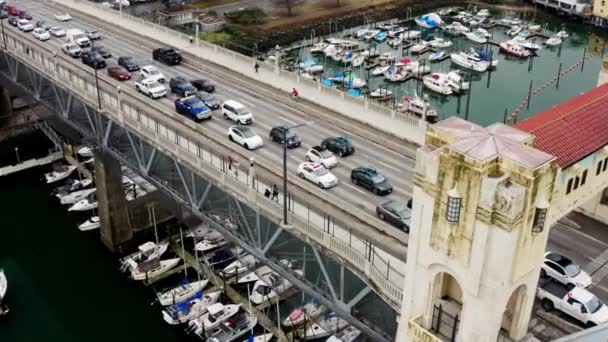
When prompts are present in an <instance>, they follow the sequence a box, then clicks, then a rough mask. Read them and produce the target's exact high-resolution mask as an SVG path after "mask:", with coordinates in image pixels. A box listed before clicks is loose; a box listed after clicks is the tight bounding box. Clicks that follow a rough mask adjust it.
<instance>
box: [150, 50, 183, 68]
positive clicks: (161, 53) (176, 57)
mask: <svg viewBox="0 0 608 342" xmlns="http://www.w3.org/2000/svg"><path fill="white" fill-rule="evenodd" d="M152 59H154V60H155V61H159V62H162V63H165V64H168V65H177V64H179V63H181V61H182V56H180V54H179V53H177V51H175V49H173V48H158V49H154V50H152Z"/></svg>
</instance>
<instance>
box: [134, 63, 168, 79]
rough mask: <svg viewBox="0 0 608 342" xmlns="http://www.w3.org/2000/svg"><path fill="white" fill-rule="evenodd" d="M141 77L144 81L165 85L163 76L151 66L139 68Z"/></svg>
mask: <svg viewBox="0 0 608 342" xmlns="http://www.w3.org/2000/svg"><path fill="white" fill-rule="evenodd" d="M140 74H141V77H142V78H145V79H152V80H155V81H158V82H160V83H165V75H163V73H162V72H160V70H158V68H157V67H155V66H153V65H146V66H143V67H141V72H140Z"/></svg>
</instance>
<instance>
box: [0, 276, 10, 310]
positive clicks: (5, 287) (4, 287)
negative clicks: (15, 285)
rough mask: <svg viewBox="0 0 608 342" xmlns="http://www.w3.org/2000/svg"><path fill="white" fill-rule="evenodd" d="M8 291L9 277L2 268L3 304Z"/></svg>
mask: <svg viewBox="0 0 608 342" xmlns="http://www.w3.org/2000/svg"><path fill="white" fill-rule="evenodd" d="M6 292H8V278H7V277H6V273H5V272H4V269H2V268H0V304H2V300H3V299H4V298H5V297H6ZM0 312H1V309H0Z"/></svg>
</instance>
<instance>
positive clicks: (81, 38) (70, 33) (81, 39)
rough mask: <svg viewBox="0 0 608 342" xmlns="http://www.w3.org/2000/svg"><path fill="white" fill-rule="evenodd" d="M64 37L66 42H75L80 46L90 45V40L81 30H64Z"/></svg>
mask: <svg viewBox="0 0 608 342" xmlns="http://www.w3.org/2000/svg"><path fill="white" fill-rule="evenodd" d="M65 37H66V38H65V40H66V41H67V42H68V43H76V44H78V46H80V47H81V48H83V47H88V46H91V40H90V39H89V37H87V35H86V34H84V32H83V31H82V30H79V29H69V30H67V31H66V32H65Z"/></svg>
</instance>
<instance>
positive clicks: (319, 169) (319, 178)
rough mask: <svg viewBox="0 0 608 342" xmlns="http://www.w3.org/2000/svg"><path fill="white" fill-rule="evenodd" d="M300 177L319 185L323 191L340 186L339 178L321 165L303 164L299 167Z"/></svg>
mask: <svg viewBox="0 0 608 342" xmlns="http://www.w3.org/2000/svg"><path fill="white" fill-rule="evenodd" d="M298 176H300V177H301V178H303V179H306V180H308V181H310V182H312V183H315V184H317V185H318V186H319V188H321V189H329V188H331V187H333V186H336V185H338V178H336V176H334V174H333V173H331V172H330V171H329V170H327V169H326V168H324V167H323V165H321V164H319V163H311V162H303V163H302V164H300V165H299V166H298Z"/></svg>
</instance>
